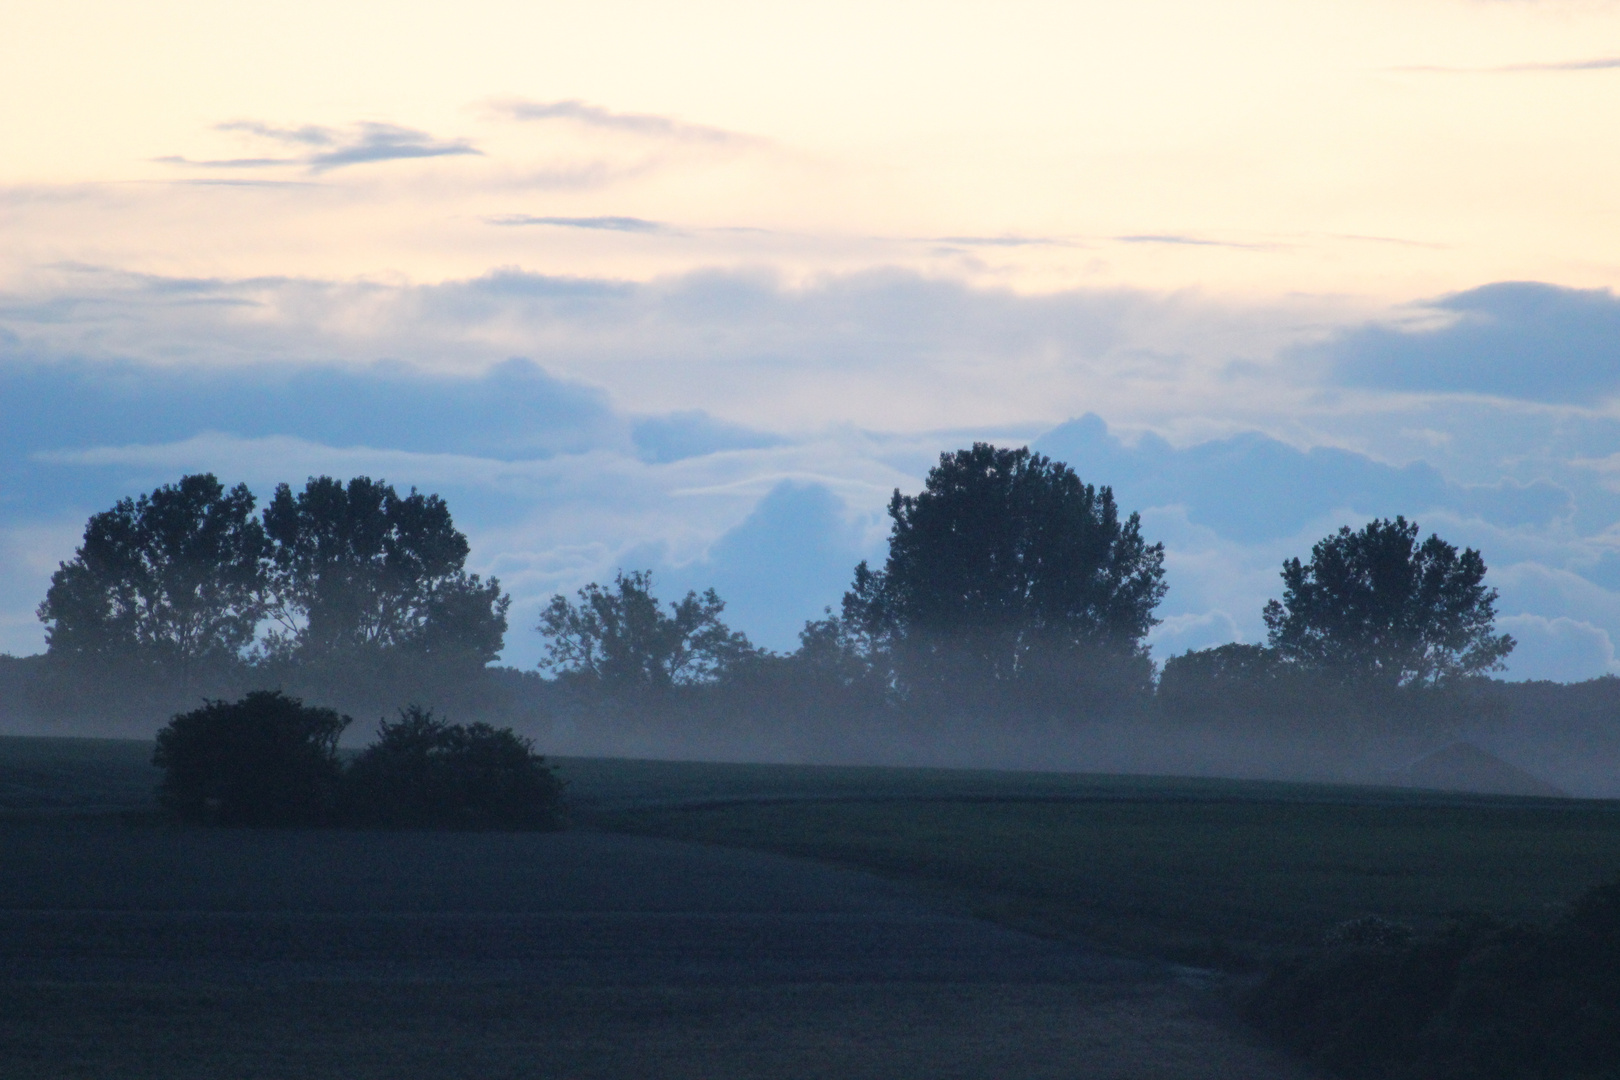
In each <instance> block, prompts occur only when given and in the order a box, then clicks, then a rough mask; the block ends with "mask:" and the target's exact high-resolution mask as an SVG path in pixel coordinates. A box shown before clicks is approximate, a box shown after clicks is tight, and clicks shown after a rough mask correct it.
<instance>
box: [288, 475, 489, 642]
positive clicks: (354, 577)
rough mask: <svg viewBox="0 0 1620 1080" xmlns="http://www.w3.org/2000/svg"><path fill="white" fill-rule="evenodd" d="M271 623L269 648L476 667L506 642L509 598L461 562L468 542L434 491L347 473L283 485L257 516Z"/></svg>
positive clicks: (464, 556) (465, 554)
mask: <svg viewBox="0 0 1620 1080" xmlns="http://www.w3.org/2000/svg"><path fill="white" fill-rule="evenodd" d="M264 527H265V532H266V533H267V534H268V536H269V537H270V539H271V541H273V543H274V551H273V561H272V571H271V582H272V585H273V587H274V592H275V595H276V598H277V601H278V607H277V608H276V615H277V617H278V619H279V620H280V622H281V630H280V631H278V632H277V633H276V634H275V635H274V636H273V639H272V643H271V644H272V650H273V651H275V652H279V653H281V654H283V655H285V656H289V657H292V658H296V659H299V660H302V661H306V662H307V661H317V662H319V661H333V660H336V661H343V662H348V661H352V660H353V659H355V658H358V657H365V656H367V655H370V656H373V657H374V656H375V655H376V654H378V653H379V652H383V651H388V650H394V651H402V652H414V653H420V654H425V655H428V656H430V657H431V658H433V659H442V660H446V661H451V662H457V663H464V664H470V665H474V666H480V667H481V666H483V665H484V664H487V663H489V662H490V661H492V660H494V659H495V658H496V657H497V656H498V655H499V653H500V651H501V648H502V646H503V644H504V641H505V634H506V612H507V609H508V607H509V606H510V604H511V598H510V597H508V596H506V595H504V594H503V593H502V592H501V587H500V581H499V580H498V579H496V578H490V579H489V580H488V581H487V582H485V581H482V580H481V579H480V578H479V576H478V575H477V574H468V573H467V572H466V571H465V570H464V569H463V567H464V564H465V563H466V560H467V554H468V551H469V547H468V544H467V538H466V536H464V535H463V534H462V533H461V532H459V531H458V530H457V529H456V527H455V524H454V522H453V521H452V520H451V517H450V510H449V507H447V506H446V505H445V503H444V500H443V499H441V498H439V496H437V495H421V494H418V493H417V491H416V490H415V489H414V488H413V489H412V490H411V493H410V494H409V495H406V496H403V497H402V496H401V495H399V493H398V492H396V491H395V490H394V488H393V486H392V485H391V484H388V483H385V482H383V481H380V480H375V481H374V480H372V479H370V478H369V477H364V476H360V477H356V478H354V479H353V480H350V481H349V483H348V484H347V485H344V484H343V482H342V481H339V480H335V479H333V478H332V477H329V476H321V477H313V478H311V479H310V480H309V482H308V483H307V484H305V486H304V490H303V491H300V492H298V493H297V494H294V493H293V491H292V489H291V488H290V487H289V486H288V485H286V484H281V485H279V486H278V487H277V488H276V493H275V496H274V498H272V499H271V501H270V504H269V505H268V506H267V507H266V508H265V511H264Z"/></svg>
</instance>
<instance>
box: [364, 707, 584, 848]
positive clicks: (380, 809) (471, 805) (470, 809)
mask: <svg viewBox="0 0 1620 1080" xmlns="http://www.w3.org/2000/svg"><path fill="white" fill-rule="evenodd" d="M344 784H345V788H346V793H347V799H346V802H347V804H348V817H349V820H351V821H355V822H358V823H360V824H366V825H378V826H382V827H384V828H406V829H408V828H448V829H525V830H532V829H558V828H561V827H562V826H563V823H564V820H565V819H564V812H563V797H562V796H563V789H562V781H560V780H558V779H557V776H556V774H555V773H554V772H552V770H551V767H550V766H548V765H547V764H546V759H545V758H544V757H542V756H541V755H539V754H537V753H535V752H534V746H533V745H532V744H531V743H530V742H528V740H526V739H522V738H520V737H519V736H518V735H517V734H515V733H514V732H513V731H512V730H511V729H510V728H502V729H499V730H497V729H495V728H493V727H490V726H489V725H488V724H471V725H468V726H463V725H461V724H451V723H448V722H447V721H444V720H440V719H437V718H435V717H434V715H433V713H432V712H431V711H425V710H423V709H421V708H420V707H418V706H414V705H413V706H410V707H409V708H406V709H402V710H401V711H400V714H399V719H398V720H397V721H395V722H393V723H389V722H388V721H386V720H385V721H383V722H382V723H381V724H379V725H378V728H377V741H376V742H374V743H372V744H371V745H370V746H368V747H366V749H365V750H364V751H362V752H361V754H360V756H359V757H358V758H356V759H355V762H354V764H353V765H352V766H350V768H349V772H348V775H347V777H346V778H345V781H344Z"/></svg>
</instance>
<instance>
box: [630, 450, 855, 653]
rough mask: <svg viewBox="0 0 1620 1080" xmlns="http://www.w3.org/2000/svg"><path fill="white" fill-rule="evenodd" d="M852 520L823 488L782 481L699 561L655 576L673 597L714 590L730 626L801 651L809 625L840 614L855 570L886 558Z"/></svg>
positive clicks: (841, 503) (769, 645)
mask: <svg viewBox="0 0 1620 1080" xmlns="http://www.w3.org/2000/svg"><path fill="white" fill-rule="evenodd" d="M882 557H883V555H882V547H881V544H874V543H872V541H871V538H870V537H869V536H867V535H866V534H865V533H864V532H863V530H862V529H861V528H860V523H859V522H858V521H855V520H852V515H851V512H850V509H849V507H848V506H847V505H846V504H845V503H844V501H843V500H842V499H840V498H839V497H838V496H837V495H836V494H835V493H834V492H832V491H831V490H830V489H829V488H827V487H826V486H825V485H821V484H815V483H808V484H807V483H802V482H795V481H784V482H782V483H780V484H777V485H776V486H775V487H773V488H772V489H771V490H770V491H769V492H768V493H767V494H766V495H765V497H764V498H762V499H760V500H759V502H758V503H757V504H756V505H755V506H754V508H753V510H752V511H750V512H749V514H748V517H747V518H745V519H744V520H743V521H742V522H740V523H739V524H738V525H736V526H735V527H733V528H731V529H729V530H727V531H726V532H725V533H724V534H723V535H721V536H720V537H719V538H718V539H717V540H715V542H714V543H713V544H711V545H710V546H709V549H708V551H707V552H706V553H705V554H704V557H703V558H702V559H700V560H695V561H693V562H691V563H688V564H686V565H684V566H674V565H669V564H668V563H665V564H664V565H663V566H662V567H661V568H658V569H657V571H656V572H657V576H658V579H659V581H660V582H662V583H664V584H665V585H667V586H668V590H669V593H670V594H671V596H672V597H673V596H675V595H679V594H681V593H684V592H685V591H686V590H687V589H704V588H710V587H712V588H714V589H715V590H716V591H717V592H718V593H719V594H720V595H721V597H722V598H724V599H726V600H727V608H726V619H727V621H728V622H729V623H730V624H731V625H733V626H738V627H746V628H747V632H748V634H749V636H750V637H751V638H752V639H753V640H754V643H755V644H757V645H763V646H765V647H766V648H770V649H775V650H778V651H792V650H793V649H795V648H797V647H798V644H799V642H798V634H799V631H800V630H801V629H803V627H804V624H805V622H806V620H808V619H813V618H818V617H820V615H821V612H822V610H823V609H824V608H825V607H828V606H831V607H832V608H833V609H834V610H835V611H836V610H837V609H838V604H839V601H840V598H841V597H842V596H843V593H844V590H845V589H847V588H849V584H850V580H851V576H852V572H853V570H854V567H855V564H856V563H858V562H859V561H861V560H862V559H870V558H877V559H881V558H882Z"/></svg>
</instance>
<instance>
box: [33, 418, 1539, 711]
mask: <svg viewBox="0 0 1620 1080" xmlns="http://www.w3.org/2000/svg"><path fill="white" fill-rule="evenodd" d="M254 509H255V501H254V497H253V495H252V494H251V493H250V492H249V491H248V490H247V489H246V488H245V487H243V486H238V487H236V488H233V489H230V490H226V489H225V488H224V487H223V485H221V484H220V483H219V481H218V480H216V479H215V478H214V477H213V476H211V475H196V476H187V477H183V478H182V479H181V480H180V482H179V483H177V484H175V485H171V486H165V487H161V488H159V489H157V490H156V491H154V492H152V493H151V494H150V495H143V496H141V497H140V498H139V499H134V500H130V499H126V500H124V501H122V502H120V503H119V504H118V505H117V506H115V507H114V508H113V509H112V510H109V511H107V512H106V513H103V514H98V515H96V516H94V517H92V518H91V519H90V522H89V524H88V526H87V528H86V531H85V538H84V543H83V545H82V546H81V547H80V549H79V550H78V552H77V553H76V555H75V558H74V559H73V560H72V561H71V562H68V563H64V564H63V565H62V566H61V568H60V569H59V570H58V571H57V573H56V575H55V576H54V577H53V579H52V582H51V587H50V591H49V593H48V595H47V597H46V600H45V602H44V603H43V604H42V605H41V606H40V611H39V614H40V618H41V619H42V620H44V621H45V623H46V627H47V636H48V641H49V653H48V656H49V658H50V659H52V660H53V661H54V662H57V663H58V664H64V665H68V666H72V667H76V668H77V669H78V670H81V671H82V670H95V669H97V668H99V669H102V670H114V669H123V670H128V669H131V668H133V669H138V670H142V671H148V672H158V673H161V675H162V676H163V677H164V678H167V679H169V680H171V681H172V682H174V683H176V684H178V685H179V686H181V687H182V688H183V689H184V690H185V692H187V693H192V694H195V692H196V690H197V689H198V688H199V686H202V685H204V684H205V683H206V677H207V676H211V675H214V674H217V673H218V672H220V671H231V670H234V671H236V672H238V673H241V672H244V671H246V672H247V673H248V675H249V676H250V678H251V679H256V680H259V681H260V682H261V684H265V683H267V682H269V683H270V684H287V683H289V682H290V683H292V684H294V685H302V686H305V687H309V686H311V685H313V686H315V687H317V688H319V687H320V686H322V685H323V682H324V684H325V685H326V686H332V685H334V684H339V683H350V682H353V681H354V680H355V679H356V678H357V677H358V676H359V675H360V674H361V673H364V672H368V671H377V670H389V669H390V666H392V669H393V670H406V671H410V672H414V673H417V674H420V672H422V671H434V672H438V673H440V675H441V676H442V677H445V678H449V679H451V680H452V681H454V680H457V679H459V680H462V681H464V682H465V681H473V680H476V679H477V678H480V677H482V676H481V674H480V673H482V672H484V671H485V669H486V665H488V664H489V663H491V662H492V661H493V660H494V659H495V658H496V657H497V655H498V654H499V652H500V650H501V648H502V646H503V643H504V633H505V630H506V626H507V611H508V607H509V604H510V600H509V598H508V597H507V596H506V595H505V594H503V593H502V592H501V590H500V583H499V581H497V580H495V579H493V578H491V579H489V580H488V581H484V580H482V579H480V578H479V577H478V576H477V575H474V574H469V573H467V572H466V570H465V568H464V564H465V560H466V557H467V553H468V545H467V540H466V538H465V536H463V535H462V534H461V533H460V532H459V531H457V530H456V528H455V526H454V524H453V522H452V520H451V517H450V512H449V510H448V508H447V507H446V506H445V504H444V502H443V500H441V499H440V498H439V497H438V496H433V495H421V494H419V493H417V492H416V491H414V490H412V491H411V492H410V493H409V494H408V495H404V496H401V495H400V494H399V493H398V492H396V491H395V489H394V488H393V487H392V486H390V485H388V484H386V483H383V482H380V481H373V480H371V479H368V478H366V477H358V478H355V479H353V480H351V481H349V482H348V483H347V484H345V483H342V482H340V481H338V480H335V479H332V478H330V477H318V478H314V479H311V480H310V481H309V482H308V483H307V484H306V485H305V487H304V489H303V490H302V491H298V492H294V491H293V490H292V489H291V488H290V487H289V486H288V485H285V484H283V485H281V486H279V487H278V488H277V489H276V491H275V495H274V497H273V498H272V499H271V501H270V503H269V505H268V506H266V507H265V508H264V510H263V512H262V514H259V515H255V513H254ZM888 512H889V517H890V522H891V532H890V537H889V550H888V555H887V558H886V559H885V561H884V562H883V564H882V565H881V566H880V567H873V566H869V565H868V564H866V563H862V564H861V565H859V566H857V567H856V568H855V571H854V575H853V582H852V585H851V587H850V589H849V591H848V592H847V593H846V594H845V595H844V597H843V601H842V604H841V605H840V608H839V610H838V611H836V612H834V611H832V610H831V609H829V610H828V611H827V612H826V614H825V616H824V617H823V618H821V619H818V620H812V621H811V622H809V623H807V624H806V626H805V628H804V630H803V632H802V633H801V635H800V638H801V644H800V648H799V649H798V650H797V651H796V652H794V653H792V654H790V655H786V656H782V655H776V654H771V653H767V652H765V651H763V650H760V649H757V648H755V647H754V646H753V645H752V644H751V643H750V642H749V641H748V639H747V638H746V636H744V635H743V634H741V633H739V632H737V631H735V630H733V629H731V628H730V627H728V626H727V625H726V624H725V622H724V620H723V612H724V607H725V605H724V603H723V601H722V600H721V599H720V597H719V596H718V595H716V594H715V592H714V591H713V590H712V589H711V590H709V591H707V592H705V593H702V594H699V593H695V592H694V593H689V594H687V595H686V596H685V597H683V598H681V599H679V600H676V601H674V602H673V603H668V604H666V603H662V602H660V601H659V600H658V599H657V597H656V596H655V595H654V592H653V583H652V579H651V576H650V574H648V573H646V572H641V571H633V572H629V573H623V572H621V573H619V574H618V575H617V576H616V577H615V579H614V580H613V582H612V583H611V584H608V585H602V584H591V585H588V586H586V587H585V588H583V589H581V590H579V592H578V593H577V594H576V595H575V596H574V597H572V598H570V597H567V596H562V595H559V596H555V597H553V598H552V599H551V601H550V603H549V604H548V605H547V606H546V608H545V609H544V610H543V612H542V615H541V619H540V623H539V626H538V628H537V629H538V631H539V633H540V634H541V635H542V636H543V637H544V639H545V642H546V649H547V651H546V658H545V660H544V662H543V663H542V669H543V670H545V671H548V672H549V673H550V674H552V675H554V676H555V683H554V685H555V686H557V687H560V688H561V689H562V690H564V691H566V696H567V697H568V699H569V700H570V701H572V702H574V703H575V705H576V706H578V705H580V704H581V703H583V704H584V705H585V706H588V707H589V708H591V709H594V710H597V711H598V712H600V711H602V710H605V709H607V710H617V711H619V712H634V713H639V714H649V713H654V712H657V711H658V710H660V709H667V708H669V707H671V703H672V702H675V701H677V700H679V701H682V702H686V703H687V704H689V705H690V704H692V702H693V699H694V695H695V694H697V693H698V692H699V691H703V690H711V691H712V690H716V689H727V688H729V689H730V690H733V691H735V690H737V689H738V688H742V690H745V691H747V692H746V693H743V694H742V697H741V698H739V699H737V700H738V701H741V702H743V703H745V704H746V703H747V702H750V701H751V702H753V703H754V704H755V705H757V704H758V703H759V702H762V701H764V702H769V703H770V710H768V711H774V712H780V711H781V709H782V708H783V707H784V702H787V703H792V702H797V703H798V706H802V708H812V707H815V708H830V709H838V710H841V711H843V712H845V713H860V712H864V711H869V710H872V709H891V710H892V709H896V708H898V709H904V710H907V711H910V712H912V713H915V714H919V715H944V716H950V715H955V716H975V717H979V718H985V719H989V718H994V717H1019V716H1022V717H1028V716H1039V717H1049V718H1060V717H1066V716H1074V715H1088V716H1098V715H1111V714H1116V713H1119V712H1121V711H1122V710H1130V709H1135V708H1139V707H1140V706H1141V705H1142V703H1143V702H1144V701H1146V700H1148V699H1149V698H1150V697H1151V696H1152V695H1153V693H1154V690H1155V672H1154V668H1153V664H1152V662H1151V660H1150V658H1149V654H1148V649H1147V644H1146V639H1147V635H1148V634H1149V632H1150V631H1151V630H1152V628H1153V627H1154V626H1155V625H1156V623H1157V622H1158V620H1157V618H1156V616H1155V614H1154V613H1155V610H1156V609H1157V607H1158V605H1159V603H1160V601H1161V600H1162V599H1163V597H1164V595H1165V588H1166V586H1165V581H1164V547H1163V545H1162V544H1156V543H1149V542H1148V541H1147V540H1146V539H1145V538H1144V537H1143V535H1142V528H1141V522H1140V519H1139V517H1138V516H1137V515H1136V514H1134V513H1132V514H1123V513H1122V512H1121V510H1120V508H1119V506H1118V505H1117V503H1116V501H1115V498H1114V495H1113V492H1112V491H1111V490H1110V489H1109V488H1107V487H1100V488H1099V487H1096V486H1094V485H1091V484H1087V483H1084V482H1082V481H1081V480H1080V478H1079V477H1078V476H1077V475H1076V474H1075V472H1074V471H1073V470H1072V469H1070V468H1069V467H1068V466H1066V465H1064V464H1062V463H1059V462H1054V461H1051V460H1050V459H1048V458H1046V457H1043V456H1042V455H1040V454H1036V453H1032V452H1031V451H1029V450H1028V449H1027V448H1022V449H1011V448H1003V447H995V446H992V445H989V444H986V443H978V444H975V445H973V446H972V447H970V448H968V449H964V450H959V451H956V452H953V453H946V454H942V455H941V457H940V460H939V463H938V465H936V466H935V467H934V468H933V469H932V470H930V472H929V474H928V476H927V479H926V481H925V483H924V485H923V489H922V490H921V491H920V492H919V493H917V494H915V495H903V494H901V493H900V492H899V491H896V492H895V493H894V496H893V498H892V500H891V501H890V503H889V507H888ZM1484 576H1485V563H1484V561H1483V559H1482V558H1481V557H1480V555H1479V553H1478V552H1477V551H1473V550H1464V551H1460V552H1459V551H1458V550H1457V548H1455V547H1454V546H1452V545H1450V544H1448V543H1446V542H1445V541H1443V540H1441V539H1440V538H1439V537H1437V536H1430V537H1428V538H1427V539H1420V534H1419V530H1418V527H1417V525H1416V524H1415V523H1411V522H1408V521H1406V520H1405V519H1404V518H1395V519H1394V520H1377V521H1373V522H1371V523H1369V524H1368V525H1367V526H1365V527H1364V528H1362V529H1360V530H1351V529H1349V528H1345V529H1341V530H1340V531H1339V532H1338V533H1336V534H1335V535H1333V536H1330V537H1327V538H1325V539H1324V540H1322V541H1321V542H1320V543H1318V544H1317V545H1316V546H1315V548H1313V550H1312V552H1311V557H1310V559H1309V561H1301V560H1299V559H1290V560H1288V561H1287V562H1286V563H1284V565H1283V568H1282V580H1283V586H1284V588H1283V594H1282V597H1281V599H1279V600H1273V601H1271V602H1270V603H1269V604H1267V605H1266V608H1265V611H1264V613H1263V615H1264V619H1265V622H1266V625H1267V628H1268V631H1269V638H1268V643H1267V644H1266V645H1264V646H1252V645H1228V646H1222V647H1220V648H1217V649H1211V650H1204V651H1202V652H1196V653H1188V654H1186V655H1184V656H1180V657H1173V658H1171V659H1170V660H1169V661H1168V662H1167V663H1166V664H1165V667H1164V671H1163V674H1162V677H1161V678H1160V679H1159V680H1158V694H1159V697H1160V699H1161V700H1163V701H1167V702H1171V703H1178V702H1179V703H1180V705H1178V706H1177V707H1178V708H1180V709H1181V710H1182V711H1183V712H1185V713H1189V714H1196V713H1198V712H1200V710H1202V711H1203V712H1205V713H1208V712H1210V711H1211V710H1215V711H1219V710H1221V709H1227V710H1229V711H1230V710H1238V711H1241V710H1249V711H1253V710H1254V709H1255V708H1258V707H1266V708H1276V707H1280V704H1279V703H1281V705H1286V704H1287V699H1288V695H1289V694H1294V695H1295V696H1296V697H1298V696H1299V695H1302V694H1307V693H1309V694H1316V695H1320V694H1321V693H1322V692H1323V691H1324V688H1328V687H1331V688H1334V692H1336V693H1338V694H1339V695H1340V696H1341V697H1343V696H1345V695H1346V692H1347V691H1349V692H1351V696H1354V695H1355V694H1361V695H1363V696H1365V695H1375V696H1376V695H1383V696H1384V697H1385V698H1387V697H1388V696H1389V695H1391V694H1393V693H1396V692H1398V691H1403V690H1413V689H1422V688H1434V687H1438V686H1442V685H1446V686H1450V685H1457V684H1460V683H1463V682H1466V681H1467V680H1468V679H1470V678H1471V677H1473V676H1477V675H1480V674H1482V673H1485V672H1489V671H1492V670H1495V669H1498V668H1500V667H1501V664H1502V660H1503V658H1504V657H1505V656H1506V655H1507V654H1508V653H1509V651H1510V650H1511V649H1512V648H1513V641H1512V639H1511V638H1510V637H1508V636H1507V635H1505V634H1499V633H1497V632H1496V631H1495V625H1494V624H1495V601H1496V593H1495V591H1494V590H1492V589H1489V588H1487V587H1486V586H1485V585H1484ZM271 680H274V682H271ZM300 680H301V681H300ZM417 685H420V680H419V679H418V681H417ZM397 692H401V693H404V692H406V691H397ZM750 695H751V696H750ZM192 700H195V697H193V698H192ZM401 700H408V698H402V699H401ZM711 704H712V703H711Z"/></svg>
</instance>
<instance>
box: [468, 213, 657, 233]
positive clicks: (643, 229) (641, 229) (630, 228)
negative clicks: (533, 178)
mask: <svg viewBox="0 0 1620 1080" xmlns="http://www.w3.org/2000/svg"><path fill="white" fill-rule="evenodd" d="M484 220H485V221H487V222H488V223H489V224H491V225H556V226H560V227H562V228H567V229H605V230H607V231H608V232H629V233H665V232H669V231H670V228H669V226H667V225H665V224H663V223H662V222H659V221H648V220H647V219H646V218H637V217H532V216H530V215H528V214H507V215H505V216H503V217H492V218H485V219H484Z"/></svg>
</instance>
